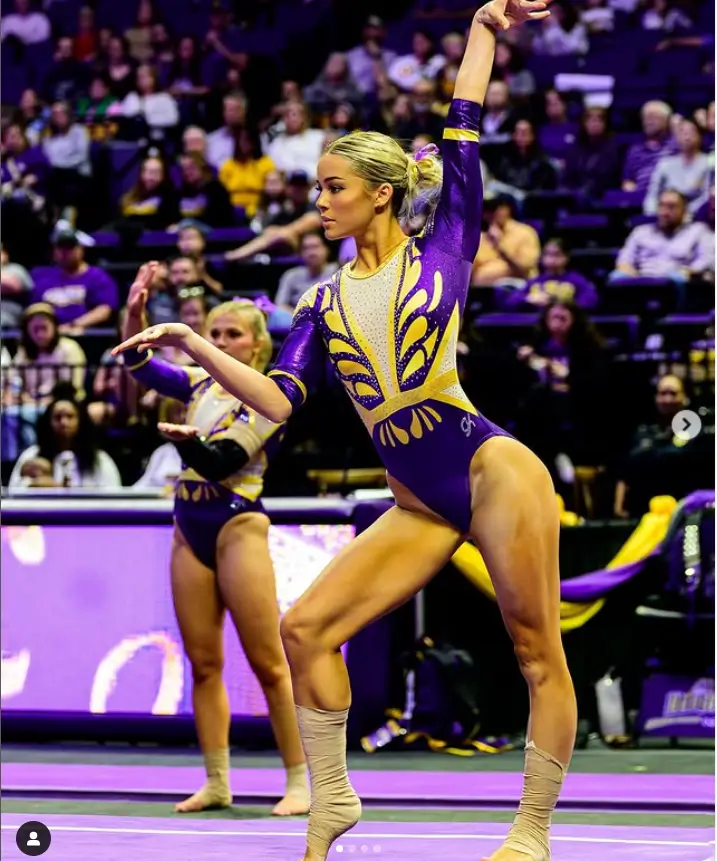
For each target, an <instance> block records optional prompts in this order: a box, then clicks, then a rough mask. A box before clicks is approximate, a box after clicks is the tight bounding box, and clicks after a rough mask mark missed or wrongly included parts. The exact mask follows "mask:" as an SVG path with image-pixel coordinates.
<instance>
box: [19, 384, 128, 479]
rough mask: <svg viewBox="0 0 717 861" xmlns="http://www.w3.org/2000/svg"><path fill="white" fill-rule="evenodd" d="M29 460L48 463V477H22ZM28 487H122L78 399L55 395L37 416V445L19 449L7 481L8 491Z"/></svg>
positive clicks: (114, 467)
mask: <svg viewBox="0 0 717 861" xmlns="http://www.w3.org/2000/svg"><path fill="white" fill-rule="evenodd" d="M31 461H32V462H37V461H46V462H47V463H49V465H50V468H49V476H47V475H46V474H45V477H44V478H43V479H28V478H25V477H24V475H25V474H26V472H27V469H28V467H29V466H30V464H29V462H31ZM43 466H44V465H43ZM43 472H44V470H43ZM28 486H30V487H32V486H42V487H96V488H102V489H105V488H107V489H109V488H117V487H121V486H122V479H121V478H120V474H119V470H118V469H117V467H116V466H115V463H114V461H113V460H112V458H111V457H110V456H109V455H108V454H107V452H104V451H102V450H101V449H99V448H98V447H97V442H96V439H95V428H94V425H93V424H92V420H91V419H90V417H89V415H88V413H87V408H86V407H85V405H84V404H82V403H81V402H78V401H76V400H69V399H68V398H66V397H64V396H63V397H61V398H55V399H54V400H53V401H52V403H50V405H49V406H48V407H47V409H46V410H45V412H44V413H43V414H42V415H41V416H40V419H39V421H38V423H37V445H32V446H30V447H29V448H27V449H25V451H23V452H22V454H21V455H20V457H19V458H18V461H17V463H16V464H15V467H14V469H13V471H12V474H11V476H10V480H9V481H8V487H9V488H10V489H11V490H13V489H15V488H18V487H28Z"/></svg>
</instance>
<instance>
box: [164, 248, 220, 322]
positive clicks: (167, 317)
mask: <svg viewBox="0 0 717 861" xmlns="http://www.w3.org/2000/svg"><path fill="white" fill-rule="evenodd" d="M195 289H196V290H197V291H198V292H193V293H192V294H191V295H192V296H200V295H203V296H205V297H212V299H214V296H215V295H216V294H218V293H220V292H221V289H222V285H221V284H219V282H217V281H215V280H214V279H212V280H211V281H209V282H208V281H206V280H205V279H204V278H203V277H202V273H201V272H200V269H199V267H198V265H197V263H196V261H195V260H194V259H193V258H192V257H175V258H174V260H172V261H171V262H170V263H169V265H163V266H159V267H157V271H156V272H155V277H154V281H153V283H152V293H151V295H150V297H149V299H148V301H147V314H148V315H149V319H150V322H151V323H152V325H153V326H154V325H156V324H158V323H174V322H176V321H177V319H178V316H179V297H180V294H183V295H185V296H188V295H189V293H188V291H190V290H195Z"/></svg>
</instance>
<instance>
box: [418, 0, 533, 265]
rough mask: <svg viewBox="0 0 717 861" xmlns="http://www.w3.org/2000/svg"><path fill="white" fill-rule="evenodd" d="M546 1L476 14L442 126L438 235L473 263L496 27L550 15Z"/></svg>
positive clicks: (505, 2) (504, 1)
mask: <svg viewBox="0 0 717 861" xmlns="http://www.w3.org/2000/svg"><path fill="white" fill-rule="evenodd" d="M546 6H547V4H546V3H545V2H543V0H536V2H529V0H491V2H490V3H488V4H487V5H485V6H483V7H482V8H481V9H479V10H478V12H476V14H475V16H474V18H473V24H472V26H471V29H470V34H469V36H468V44H467V45H466V51H465V54H464V55H463V61H462V63H461V66H460V69H459V70H458V75H457V77H456V86H455V90H454V93H453V101H452V103H451V107H450V109H449V111H448V116H447V118H446V127H445V130H444V132H443V145H442V152H443V190H442V192H441V199H440V202H439V204H438V206H437V208H436V213H435V216H434V222H433V224H434V226H433V237H434V240H433V241H434V242H436V243H438V244H440V245H442V246H443V248H444V249H445V250H446V251H447V252H449V253H453V254H455V253H458V254H460V256H461V257H462V258H463V259H464V260H467V261H469V262H471V263H472V262H473V260H474V258H475V256H476V254H477V252H478V246H479V244H480V237H481V219H482V201H483V180H482V177H481V164H480V152H479V149H478V140H479V137H480V136H479V133H478V124H479V120H480V112H481V106H482V104H483V101H484V99H485V94H486V90H487V88H488V82H489V81H490V76H491V71H492V69H493V57H494V54H495V32H496V31H497V30H507V29H509V28H510V27H511V26H516V25H518V24H521V23H522V22H524V21H529V20H539V19H540V18H546V17H547V16H548V15H549V14H550V13H549V12H548V11H547V8H546Z"/></svg>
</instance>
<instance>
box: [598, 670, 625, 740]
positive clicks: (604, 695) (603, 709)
mask: <svg viewBox="0 0 717 861" xmlns="http://www.w3.org/2000/svg"><path fill="white" fill-rule="evenodd" d="M595 695H596V697H597V707H598V719H599V721H600V732H601V733H602V736H603V738H604V739H605V741H606V742H607V743H608V744H610V743H611V742H614V741H621V740H624V739H625V738H626V736H627V727H626V725H625V707H624V705H623V701H622V680H621V679H619V678H613V677H612V673H611V672H608V673H606V675H604V676H603V677H602V678H601V679H600V680H599V681H598V682H597V683H596V685H595Z"/></svg>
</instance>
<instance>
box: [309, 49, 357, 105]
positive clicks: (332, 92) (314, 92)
mask: <svg viewBox="0 0 717 861" xmlns="http://www.w3.org/2000/svg"><path fill="white" fill-rule="evenodd" d="M304 99H305V101H306V103H307V104H308V105H309V107H310V108H311V110H312V111H314V113H315V114H319V115H323V116H326V114H330V113H331V112H332V111H333V110H334V108H335V107H336V106H337V105H340V104H341V103H342V102H348V104H350V105H354V106H355V107H360V105H361V102H362V94H361V90H359V88H358V84H357V83H356V82H355V81H354V80H353V78H352V77H351V72H350V71H349V66H348V61H347V59H346V55H345V54H340V53H333V54H330V55H329V59H328V60H327V61H326V65H325V66H324V68H323V70H322V72H321V74H320V75H319V77H318V78H317V79H316V80H315V81H314V83H313V84H310V85H309V86H308V87H306V88H305V89H304Z"/></svg>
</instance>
